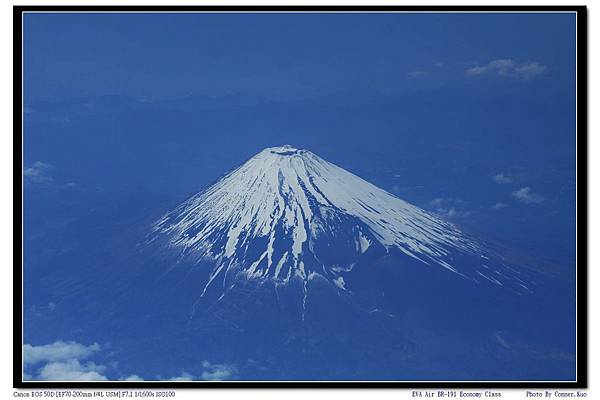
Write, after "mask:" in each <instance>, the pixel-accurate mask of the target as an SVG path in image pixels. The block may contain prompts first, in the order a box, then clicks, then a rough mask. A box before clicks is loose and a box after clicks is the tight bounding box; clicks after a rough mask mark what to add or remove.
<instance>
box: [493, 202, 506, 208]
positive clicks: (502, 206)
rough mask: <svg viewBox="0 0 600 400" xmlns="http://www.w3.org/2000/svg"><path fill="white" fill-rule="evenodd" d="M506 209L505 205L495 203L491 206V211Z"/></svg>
mask: <svg viewBox="0 0 600 400" xmlns="http://www.w3.org/2000/svg"><path fill="white" fill-rule="evenodd" d="M506 207H508V204H505V203H496V204H494V205H493V206H492V210H500V209H502V208H506Z"/></svg>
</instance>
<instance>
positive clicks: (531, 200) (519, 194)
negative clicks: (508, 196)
mask: <svg viewBox="0 0 600 400" xmlns="http://www.w3.org/2000/svg"><path fill="white" fill-rule="evenodd" d="M512 195H513V196H514V197H515V198H516V199H517V200H518V201H520V202H521V203H524V204H541V203H543V202H544V198H543V197H542V196H541V195H539V194H537V193H535V192H533V190H531V188H530V187H529V186H526V187H522V188H521V189H519V190H515V191H514V192H512Z"/></svg>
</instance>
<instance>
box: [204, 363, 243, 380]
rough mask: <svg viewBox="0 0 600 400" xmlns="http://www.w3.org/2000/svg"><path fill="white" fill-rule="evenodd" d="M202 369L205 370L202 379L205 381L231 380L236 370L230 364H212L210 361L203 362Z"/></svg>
mask: <svg viewBox="0 0 600 400" xmlns="http://www.w3.org/2000/svg"><path fill="white" fill-rule="evenodd" d="M202 367H203V368H204V369H205V371H204V372H202V375H201V376H202V379H203V380H205V381H222V380H226V379H229V378H231V377H232V376H233V375H234V374H235V372H236V370H235V368H234V367H233V366H231V365H228V364H211V363H210V362H208V361H203V362H202Z"/></svg>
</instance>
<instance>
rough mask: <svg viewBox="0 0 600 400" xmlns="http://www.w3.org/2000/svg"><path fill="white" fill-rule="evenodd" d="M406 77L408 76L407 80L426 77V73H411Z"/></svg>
mask: <svg viewBox="0 0 600 400" xmlns="http://www.w3.org/2000/svg"><path fill="white" fill-rule="evenodd" d="M407 75H408V76H409V78H419V77H421V76H425V75H427V72H425V71H411V72H409V73H408V74H407Z"/></svg>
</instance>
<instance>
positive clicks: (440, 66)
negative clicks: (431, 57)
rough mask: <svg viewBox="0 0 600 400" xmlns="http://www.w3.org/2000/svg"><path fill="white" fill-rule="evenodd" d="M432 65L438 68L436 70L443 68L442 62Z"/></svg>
mask: <svg viewBox="0 0 600 400" xmlns="http://www.w3.org/2000/svg"><path fill="white" fill-rule="evenodd" d="M433 65H435V66H436V67H438V68H444V65H445V64H444V63H443V62H441V61H438V62H436V63H435V64H433Z"/></svg>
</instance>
